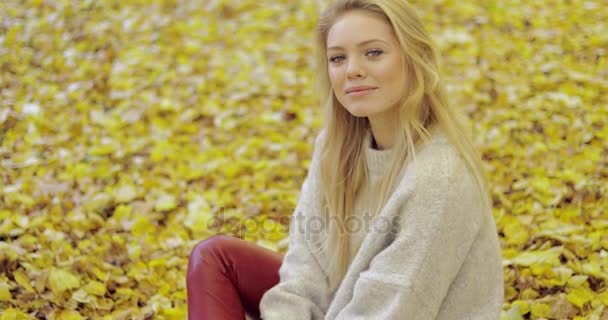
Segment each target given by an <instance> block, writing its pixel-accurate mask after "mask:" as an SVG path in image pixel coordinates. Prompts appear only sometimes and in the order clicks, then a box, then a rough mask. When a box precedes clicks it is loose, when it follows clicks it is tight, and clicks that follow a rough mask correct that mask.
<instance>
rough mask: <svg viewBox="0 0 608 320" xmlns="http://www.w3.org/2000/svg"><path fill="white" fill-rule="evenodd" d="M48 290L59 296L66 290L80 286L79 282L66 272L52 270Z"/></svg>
mask: <svg viewBox="0 0 608 320" xmlns="http://www.w3.org/2000/svg"><path fill="white" fill-rule="evenodd" d="M48 282H49V288H51V290H52V291H53V293H55V294H61V293H63V292H65V291H66V290H71V289H76V288H78V287H79V286H80V280H79V279H78V277H76V276H75V275H73V274H71V273H70V272H68V271H65V270H62V269H57V268H53V269H52V270H51V273H50V275H49V279H48Z"/></svg>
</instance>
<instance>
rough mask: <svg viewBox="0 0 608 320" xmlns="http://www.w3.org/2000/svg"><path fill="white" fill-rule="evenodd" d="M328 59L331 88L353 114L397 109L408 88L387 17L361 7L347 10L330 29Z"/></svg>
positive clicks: (367, 113) (365, 115)
mask: <svg viewBox="0 0 608 320" xmlns="http://www.w3.org/2000/svg"><path fill="white" fill-rule="evenodd" d="M327 59H328V61H327V63H328V67H327V69H328V70H327V71H328V74H329V79H330V82H331V87H332V90H333V92H334V94H335V95H336V98H337V99H338V101H340V103H341V104H342V105H343V106H344V107H345V108H346V109H347V110H348V111H349V112H350V113H351V114H352V115H353V116H355V117H374V116H381V115H387V114H389V113H390V112H392V111H395V110H396V109H395V108H394V107H396V106H397V103H398V102H399V100H400V99H401V98H402V96H403V93H404V90H405V75H404V71H403V70H404V69H403V55H402V51H401V47H400V46H399V42H398V40H397V38H396V37H395V35H394V33H393V29H392V27H391V25H390V24H389V23H388V22H387V21H385V20H383V19H382V18H381V17H380V16H378V15H376V14H374V13H369V12H365V11H361V10H353V11H349V12H347V13H346V14H344V15H343V16H342V17H340V18H339V19H338V20H337V21H336V22H335V23H334V25H333V26H332V27H331V29H330V30H329V33H328V35H327Z"/></svg>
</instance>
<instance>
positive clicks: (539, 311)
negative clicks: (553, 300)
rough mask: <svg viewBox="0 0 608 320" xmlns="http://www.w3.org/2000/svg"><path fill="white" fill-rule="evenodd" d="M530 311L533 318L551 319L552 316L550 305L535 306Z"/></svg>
mask: <svg viewBox="0 0 608 320" xmlns="http://www.w3.org/2000/svg"><path fill="white" fill-rule="evenodd" d="M530 311H531V313H532V315H533V316H535V317H539V318H549V317H551V315H552V312H551V307H549V305H547V304H546V303H536V304H533V305H532V307H531V308H530Z"/></svg>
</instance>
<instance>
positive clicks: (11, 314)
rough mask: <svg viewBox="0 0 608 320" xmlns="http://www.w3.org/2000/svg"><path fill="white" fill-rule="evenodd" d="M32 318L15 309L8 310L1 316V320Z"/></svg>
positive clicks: (26, 319)
mask: <svg viewBox="0 0 608 320" xmlns="http://www.w3.org/2000/svg"><path fill="white" fill-rule="evenodd" d="M30 319H31V318H30V316H28V315H27V314H25V313H23V312H21V311H19V310H17V309H13V308H8V309H6V310H4V311H3V312H2V315H0V320H30Z"/></svg>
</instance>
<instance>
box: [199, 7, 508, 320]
mask: <svg viewBox="0 0 608 320" xmlns="http://www.w3.org/2000/svg"><path fill="white" fill-rule="evenodd" d="M317 47H318V52H317V58H318V61H317V65H318V67H319V72H318V74H319V79H318V84H319V87H320V90H319V92H320V94H321V96H320V97H321V101H322V102H323V104H324V106H325V110H326V115H325V120H326V123H325V127H324V128H323V130H322V131H321V133H320V134H319V135H318V136H317V138H316V141H315V147H314V152H313V157H312V162H311V165H310V168H309V170H308V175H307V177H306V180H305V182H304V185H303V187H302V191H301V195H300V198H299V200H298V204H297V207H296V210H295V212H294V214H293V218H292V224H291V229H290V235H289V240H290V241H289V249H288V251H287V253H286V255H285V257H281V256H280V255H278V254H275V253H273V252H270V251H267V250H265V249H261V248H259V247H256V246H255V245H253V244H249V243H247V242H245V241H243V240H239V239H236V238H231V237H226V236H216V237H212V238H211V239H209V240H206V241H203V242H201V243H200V244H199V245H198V246H197V247H196V248H195V249H194V250H193V252H192V255H191V257H190V265H189V270H188V281H187V282H188V307H189V312H190V318H191V319H243V315H244V313H245V312H247V313H249V314H250V315H251V316H253V317H258V316H259V315H260V316H261V317H262V318H263V319H266V320H274V319H277V320H278V319H302V320H304V319H498V318H499V316H500V311H501V309H502V303H503V276H502V258H501V252H500V245H499V241H498V236H497V233H496V227H495V222H494V219H493V216H492V213H491V209H490V205H489V199H488V198H489V197H488V194H487V187H486V182H485V178H484V175H483V173H482V165H481V163H480V160H479V157H478V155H477V154H476V152H475V149H474V147H473V145H472V143H471V141H470V138H469V137H468V136H467V130H466V129H465V126H464V124H463V120H462V119H461V118H460V117H459V116H458V114H457V112H456V110H455V109H454V108H452V107H450V106H449V104H448V98H447V96H446V93H445V88H444V84H443V83H442V81H441V78H440V76H439V70H438V68H439V66H438V54H437V50H436V49H435V46H434V45H433V44H432V41H431V39H430V37H429V35H428V34H427V32H426V31H425V30H424V28H423V26H422V24H421V21H420V19H419V17H418V16H417V15H416V13H415V10H414V8H412V6H410V5H409V4H408V3H407V2H406V1H405V0H337V1H335V2H334V3H333V4H331V5H330V7H329V8H328V9H327V10H326V11H325V12H324V13H323V14H322V16H321V18H320V21H319V23H318V28H317ZM277 272H278V274H277ZM260 299H261V300H260ZM258 306H259V309H258Z"/></svg>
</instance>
